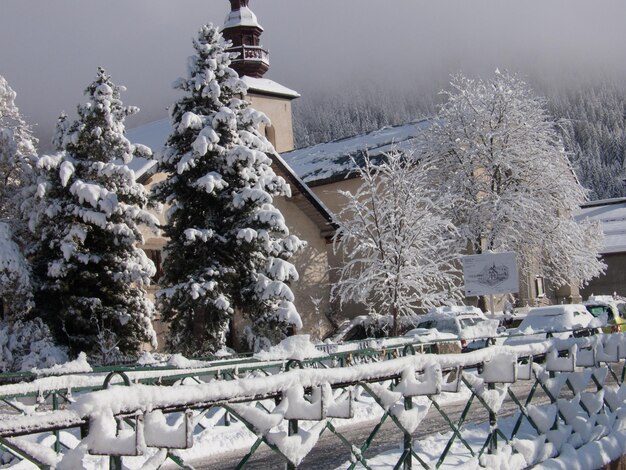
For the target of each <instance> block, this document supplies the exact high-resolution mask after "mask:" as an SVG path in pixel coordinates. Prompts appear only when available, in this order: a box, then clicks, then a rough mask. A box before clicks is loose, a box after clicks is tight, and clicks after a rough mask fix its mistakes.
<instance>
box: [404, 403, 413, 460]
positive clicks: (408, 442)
mask: <svg viewBox="0 0 626 470" xmlns="http://www.w3.org/2000/svg"><path fill="white" fill-rule="evenodd" d="M412 408H413V398H411V397H404V409H405V410H410V409H412ZM412 454H413V438H412V437H411V434H410V433H408V432H406V431H405V432H404V455H405V458H404V462H403V464H402V465H403V466H402V468H403V470H411V469H412V468H413V455H412Z"/></svg>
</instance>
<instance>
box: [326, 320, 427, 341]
mask: <svg viewBox="0 0 626 470" xmlns="http://www.w3.org/2000/svg"><path fill="white" fill-rule="evenodd" d="M418 318H419V317H418V316H417V315H415V316H412V317H407V316H405V315H402V316H400V317H398V329H399V334H401V335H402V334H403V333H405V332H406V331H408V330H410V329H411V328H414V327H415V322H416V321H417V320H418ZM392 330H393V317H392V316H391V315H377V316H371V315H359V316H358V317H354V318H353V319H352V320H346V321H344V322H343V323H342V324H340V325H339V327H338V328H337V329H336V330H335V331H334V332H333V333H331V334H330V335H328V336H327V337H326V338H325V339H324V341H326V342H331V343H342V342H345V341H358V340H363V339H367V338H384V337H387V336H389V335H390V334H391V332H392Z"/></svg>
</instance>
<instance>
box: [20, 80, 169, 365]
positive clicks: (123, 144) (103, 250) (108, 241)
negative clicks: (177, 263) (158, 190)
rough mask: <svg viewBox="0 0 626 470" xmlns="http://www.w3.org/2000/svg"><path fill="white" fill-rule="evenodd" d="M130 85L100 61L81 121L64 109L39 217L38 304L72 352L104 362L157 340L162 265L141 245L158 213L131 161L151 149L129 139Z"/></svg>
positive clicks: (44, 169) (41, 184)
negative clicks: (125, 99)
mask: <svg viewBox="0 0 626 470" xmlns="http://www.w3.org/2000/svg"><path fill="white" fill-rule="evenodd" d="M123 90H124V88H123V87H119V86H116V85H115V84H113V82H112V81H111V78H110V76H109V75H108V74H107V73H106V72H105V71H104V70H103V69H99V70H98V73H97V76H96V79H95V81H94V82H93V83H91V84H90V85H89V86H88V87H87V89H86V90H85V94H86V95H87V97H88V101H87V103H85V104H84V105H81V106H78V119H77V120H76V121H74V122H72V123H69V122H68V121H67V118H66V117H65V116H62V117H61V119H60V123H59V133H58V135H57V138H56V142H57V146H58V148H59V150H60V152H59V153H57V154H55V155H45V156H42V157H41V158H39V159H38V161H37V165H36V167H37V170H38V178H39V179H38V181H37V184H36V197H37V198H39V204H38V210H36V211H33V213H32V221H31V222H32V223H31V228H32V229H33V232H34V233H35V234H36V236H37V238H36V243H35V245H34V247H33V256H32V259H33V270H34V274H35V277H36V280H37V282H38V286H37V287H38V288H37V295H36V299H35V300H36V308H37V311H38V312H39V314H41V315H42V317H43V318H44V320H45V321H46V323H47V324H48V325H49V326H50V328H51V329H52V330H53V332H54V333H55V336H56V337H57V339H58V340H59V341H60V342H62V343H64V344H67V345H68V346H69V347H70V348H71V351H72V353H73V354H77V353H79V352H80V351H85V352H88V353H91V354H94V355H96V356H100V359H101V360H103V361H105V362H106V361H107V360H108V359H111V358H112V356H115V355H116V354H117V353H123V354H133V353H136V352H138V351H139V350H140V348H141V347H142V345H143V344H144V343H145V342H149V341H152V342H153V344H154V345H156V336H155V334H154V331H153V329H152V324H151V318H152V315H153V310H154V306H153V304H152V302H151V301H150V300H149V299H148V298H147V295H146V291H145V288H144V286H146V285H147V284H149V282H150V276H152V275H153V274H154V272H155V267H154V264H153V263H152V262H151V261H150V260H149V259H148V258H147V257H146V255H145V254H144V253H143V251H142V250H141V249H140V248H138V245H140V244H142V243H143V236H142V234H141V231H140V229H139V225H140V224H147V225H152V226H156V224H157V223H158V221H157V220H156V218H155V217H154V216H153V215H151V214H150V213H149V212H148V211H147V210H146V208H147V205H148V202H149V200H148V193H147V191H146V190H145V188H144V187H143V185H141V184H140V183H137V182H136V181H135V175H134V173H133V171H132V170H131V169H130V168H129V167H128V166H127V164H128V163H129V162H130V160H131V159H132V157H133V156H135V155H138V156H141V157H144V158H150V156H151V153H152V152H151V151H150V149H148V148H147V147H145V146H143V145H138V144H137V145H134V144H131V143H130V142H129V141H128V139H127V138H126V137H125V127H124V120H125V118H126V117H127V116H128V115H130V114H133V113H135V112H137V108H134V107H126V106H124V105H123V103H122V101H121V99H120V92H121V91H123Z"/></svg>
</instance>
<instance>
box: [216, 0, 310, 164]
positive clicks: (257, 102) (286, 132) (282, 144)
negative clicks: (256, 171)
mask: <svg viewBox="0 0 626 470" xmlns="http://www.w3.org/2000/svg"><path fill="white" fill-rule="evenodd" d="M229 2H230V12H229V13H228V16H226V20H225V21H224V27H223V28H222V34H223V35H224V38H226V39H227V40H229V41H231V42H232V44H233V45H232V47H231V48H230V49H228V51H229V52H232V53H234V54H238V55H237V56H236V57H235V58H234V59H232V63H231V67H232V68H233V69H234V70H235V71H237V73H238V74H239V76H240V77H241V78H242V79H243V81H244V82H245V83H246V85H248V97H247V99H248V101H250V102H251V103H252V107H254V108H255V109H258V110H259V111H261V112H263V113H265V114H266V115H267V116H268V117H269V118H270V120H271V121H272V125H271V126H268V127H266V128H265V129H263V131H264V132H265V136H266V137H267V138H268V140H269V141H270V142H271V143H272V144H273V145H274V148H275V149H276V151H277V152H279V153H280V152H288V151H289V150H293V148H294V143H293V120H292V115H291V101H292V100H294V99H295V98H298V97H299V96H300V94H299V93H298V92H296V91H294V90H290V89H289V88H287V87H285V86H283V85H281V84H279V83H276V82H274V81H272V80H270V79H267V78H264V75H265V73H266V72H267V71H268V70H269V67H270V61H269V53H268V51H267V50H265V49H264V48H263V46H262V45H261V34H262V33H263V28H262V27H261V25H260V24H259V22H258V21H257V17H256V15H255V14H254V13H253V12H252V10H250V8H249V7H248V3H249V0H229Z"/></svg>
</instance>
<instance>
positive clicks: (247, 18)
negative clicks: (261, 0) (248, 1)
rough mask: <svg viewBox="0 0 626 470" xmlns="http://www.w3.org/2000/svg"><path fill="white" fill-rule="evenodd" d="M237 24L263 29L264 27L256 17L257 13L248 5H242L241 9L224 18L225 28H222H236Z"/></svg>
mask: <svg viewBox="0 0 626 470" xmlns="http://www.w3.org/2000/svg"><path fill="white" fill-rule="evenodd" d="M237 26H250V27H253V28H259V29H260V30H261V31H263V28H262V27H261V25H260V24H259V22H258V21H257V19H256V15H255V14H254V13H253V12H252V10H250V8H248V7H241V8H239V10H235V11H231V12H230V13H228V15H227V16H226V19H225V20H224V28H222V29H228V28H235V27H237Z"/></svg>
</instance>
